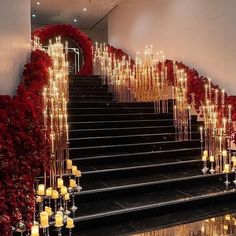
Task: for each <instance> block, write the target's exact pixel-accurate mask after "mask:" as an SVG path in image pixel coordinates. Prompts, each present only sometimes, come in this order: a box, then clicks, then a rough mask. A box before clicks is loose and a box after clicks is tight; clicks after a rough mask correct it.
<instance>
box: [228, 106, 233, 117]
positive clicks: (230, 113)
mask: <svg viewBox="0 0 236 236" xmlns="http://www.w3.org/2000/svg"><path fill="white" fill-rule="evenodd" d="M228 110H229V121H231V119H232V106H231V105H229V106H228Z"/></svg>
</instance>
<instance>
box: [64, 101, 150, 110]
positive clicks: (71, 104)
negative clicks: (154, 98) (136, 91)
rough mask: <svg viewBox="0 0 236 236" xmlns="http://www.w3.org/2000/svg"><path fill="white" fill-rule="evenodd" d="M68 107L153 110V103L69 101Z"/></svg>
mask: <svg viewBox="0 0 236 236" xmlns="http://www.w3.org/2000/svg"><path fill="white" fill-rule="evenodd" d="M68 106H69V108H70V107H76V108H88V109H89V108H139V107H147V108H153V107H154V103H153V102H110V103H107V102H94V103H91V102H90V103H87V102H81V101H76V102H71V101H70V100H69V102H68Z"/></svg>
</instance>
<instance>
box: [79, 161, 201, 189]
mask: <svg viewBox="0 0 236 236" xmlns="http://www.w3.org/2000/svg"><path fill="white" fill-rule="evenodd" d="M197 167H198V168H199V172H200V170H201V169H202V162H201V159H200V157H199V161H198V162H192V163H181V162H179V163H178V162H176V163H174V164H173V165H165V166H153V167H151V166H150V167H148V168H141V167H140V168H138V167H137V168H136V169H127V170H119V171H118V170H117V171H109V172H97V173H89V174H84V175H83V178H81V186H83V185H84V186H86V182H87V181H90V180H95V179H96V180H103V179H104V180H106V179H110V178H119V177H122V178H123V177H125V176H127V177H131V176H137V175H138V176H139V175H140V174H141V175H142V176H143V177H144V179H145V175H150V174H152V173H163V172H164V173H168V172H171V171H175V170H186V169H188V168H197Z"/></svg>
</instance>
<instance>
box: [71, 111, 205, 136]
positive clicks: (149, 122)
mask: <svg viewBox="0 0 236 236" xmlns="http://www.w3.org/2000/svg"><path fill="white" fill-rule="evenodd" d="M172 117H173V115H172V114H159V115H156V117H155V119H140V120H137V119H136V120H134V119H130V120H115V119H113V120H107V121H106V120H105V121H97V120H95V121H75V122H69V127H70V133H75V132H77V130H78V132H80V129H81V130H82V129H86V130H87V131H88V132H89V131H91V133H92V132H93V131H92V130H95V131H101V132H102V133H103V132H106V134H110V131H111V132H113V131H114V133H119V130H120V131H121V133H124V132H126V131H127V132H128V133H130V132H131V133H132V132H133V131H132V130H133V129H136V128H137V129H147V128H148V129H149V130H150V129H152V128H154V129H156V132H157V133H165V132H175V128H174V126H173V125H172V126H170V125H168V126H163V124H162V123H161V122H160V120H165V119H169V120H170V119H171V118H172ZM192 123H193V124H192V131H194V130H198V131H199V127H200V125H201V124H202V123H200V122H197V123H196V124H195V122H194V120H193V122H192ZM128 133H127V134H128Z"/></svg>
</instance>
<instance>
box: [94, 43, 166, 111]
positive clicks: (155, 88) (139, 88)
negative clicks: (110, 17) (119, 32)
mask: <svg viewBox="0 0 236 236" xmlns="http://www.w3.org/2000/svg"><path fill="white" fill-rule="evenodd" d="M93 56H94V57H93V58H94V59H93V70H94V73H95V74H98V75H100V76H101V77H102V79H103V83H106V84H107V85H108V87H109V90H110V91H111V92H113V94H114V97H115V99H116V100H117V101H120V102H134V101H137V102H142V101H144V102H155V111H156V112H158V113H161V112H162V113H167V112H168V101H167V99H168V90H169V86H168V83H167V68H166V66H165V60H164V55H163V52H162V51H160V52H158V51H154V50H153V47H152V46H150V47H147V46H146V48H145V51H144V53H143V55H142V56H141V54H140V53H137V55H136V59H135V62H134V63H131V59H130V58H127V57H126V56H124V57H123V58H122V59H121V60H118V59H117V58H116V57H115V55H113V54H112V53H110V52H109V48H108V46H106V44H104V43H103V44H100V45H98V44H97V43H96V44H95V50H94V52H93ZM161 103H162V105H161Z"/></svg>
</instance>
